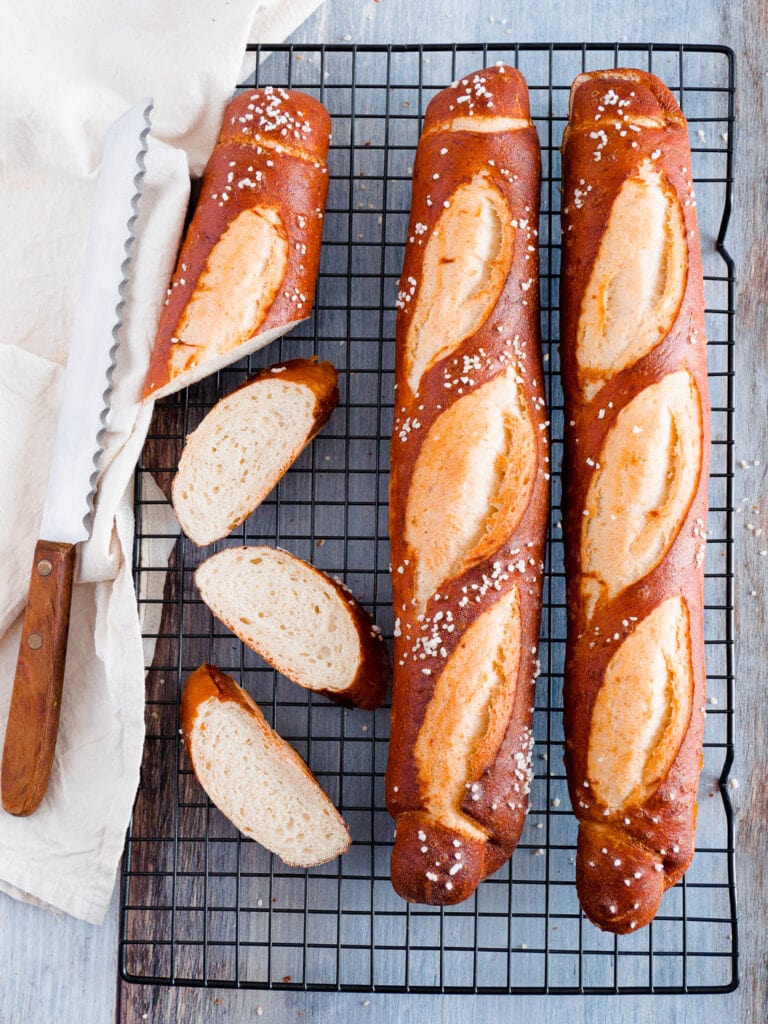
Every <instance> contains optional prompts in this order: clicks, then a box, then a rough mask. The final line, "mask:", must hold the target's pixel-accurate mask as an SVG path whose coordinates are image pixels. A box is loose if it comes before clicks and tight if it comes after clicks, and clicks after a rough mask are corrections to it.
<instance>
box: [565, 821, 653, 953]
mask: <svg viewBox="0 0 768 1024" xmlns="http://www.w3.org/2000/svg"><path fill="white" fill-rule="evenodd" d="M667 887H668V879H667V876H666V874H665V872H664V864H663V862H662V860H661V858H660V857H658V856H656V855H654V854H653V852H652V851H651V850H649V849H647V848H646V847H644V846H641V845H640V844H639V843H637V842H634V841H633V840H632V839H631V838H629V837H628V836H627V835H626V834H625V833H624V832H620V831H619V830H618V829H613V828H611V827H610V826H609V825H601V824H598V823H595V822H589V821H582V822H581V823H580V825H579V841H578V846H577V851H576V891H577V893H578V897H579V902H580V903H581V906H582V908H583V910H584V913H585V914H586V915H587V917H588V918H589V920H590V921H591V922H592V923H593V924H595V925H597V927H598V928H600V929H601V930H602V931H608V932H613V933H615V934H617V935H626V934H629V933H631V932H633V931H636V930H637V929H638V928H643V927H645V925H647V924H649V923H650V922H651V921H652V920H653V919H654V917H655V916H656V912H657V911H658V909H659V903H660V902H661V897H662V896H663V895H664V892H665V891H666V889H667Z"/></svg>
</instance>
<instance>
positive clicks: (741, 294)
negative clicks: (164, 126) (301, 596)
mask: <svg viewBox="0 0 768 1024" xmlns="http://www.w3.org/2000/svg"><path fill="white" fill-rule="evenodd" d="M292 40H294V41H297V42H340V41H342V40H344V41H350V40H351V41H353V42H359V43H366V42H374V43H382V42H454V41H462V42H475V41H477V42H493V41H504V42H510V41H520V42H524V41H558V40H559V41H574V40H579V41H582V40H587V41H592V42H598V41H608V42H615V41H627V40H629V41H634V42H645V41H654V42H692V43H724V44H727V45H729V46H731V47H733V49H734V50H735V51H736V54H737V85H738V93H737V134H736V163H735V174H736V201H735V214H734V217H733V218H732V221H731V227H730V232H729V236H728V239H727V244H728V247H729V249H730V251H731V253H732V254H733V256H734V258H735V260H736V266H737V329H736V337H737V346H736V373H737V378H736V462H737V466H738V465H739V462H740V461H741V460H745V461H749V462H750V463H753V462H754V460H755V459H758V460H760V464H759V465H758V466H755V465H750V468H748V469H741V468H738V469H737V475H736V481H735V503H736V506H737V508H739V507H740V506H741V504H742V499H745V498H746V499H748V500H747V502H746V503H745V504H746V507H747V508H749V509H752V507H753V506H757V507H758V509H759V511H757V512H752V513H751V517H750V520H749V521H750V522H751V523H752V524H753V525H754V526H755V527H761V528H762V529H763V531H764V534H763V538H761V539H756V538H755V536H754V532H752V531H750V530H747V529H746V521H745V517H744V516H742V515H737V516H736V517H735V522H736V526H735V533H736V536H735V563H734V564H735V566H736V639H737V647H736V681H737V686H736V713H737V728H736V735H737V751H736V763H735V766H734V772H733V774H734V776H735V777H736V778H737V779H738V780H739V783H740V785H739V788H738V789H737V790H735V792H734V793H733V799H734V804H735V809H736V818H737V869H738V885H739V905H740V908H741V914H740V937H741V943H740V947H741V954H742V961H741V977H742V982H741V986H740V988H739V989H738V990H737V991H736V992H735V993H732V994H729V995H715V996H675V997H672V996H638V997H629V996H623V997H602V996H599V997H592V998H589V997H581V996H573V997H570V996H568V997H563V996H559V997H555V996H548V997H547V996H528V997H508V996H507V997H496V996H397V995H383V994H381V995H379V994H373V995H371V996H370V997H366V996H363V995H350V994H343V995H335V994H330V993H311V994H307V993H301V992H253V991H250V992H236V991H229V990H219V991H213V990H208V991H206V990H201V989H169V988H158V987H152V986H130V985H118V984H117V981H116V977H117V934H118V920H117V916H118V915H117V899H116V897H115V899H113V902H112V906H111V907H110V910H109V912H108V914H107V918H106V921H105V923H104V924H103V926H102V927H100V928H94V927H91V926H88V925H85V924H83V923H81V922H78V921H75V920H73V919H72V918H68V917H65V916H60V917H56V916H54V915H52V914H50V913H48V912H46V911H42V910H39V909H37V908H35V907H31V906H26V905H21V904H18V903H16V902H14V901H12V900H10V899H8V898H6V897H2V896H0V963H2V965H3V966H2V969H0V1022H1V1024H6V1022H8V1024H10V1022H12V1021H13V1022H16V1021H24V1022H25V1024H48V1022H51V1021H56V1022H58V1024H70V1022H72V1024H74V1022H75V1021H76V1022H78V1024H108V1022H110V1021H112V1020H114V1019H115V1014H117V1019H118V1020H120V1021H121V1022H126V1024H134V1022H140V1021H150V1022H156V1024H161V1022H162V1024H166V1022H169V1024H170V1022H176V1021H179V1022H188V1021H196V1020H206V1021H210V1022H212V1024H219V1022H225V1021H226V1022H241V1021H243V1022H244V1021H253V1020H256V1019H260V1020H263V1021H265V1022H268V1021H274V1022H279V1024H283V1022H287V1021H305V1020H307V1021H317V1022H325V1021H328V1022H330V1021H337V1020H345V1019H346V1020H350V1021H355V1022H357V1021H370V1022H371V1024H374V1022H378V1021H388V1022H391V1024H396V1022H400V1021H403V1022H404V1021H408V1022H409V1024H420V1022H427V1021H429V1022H430V1024H438V1022H440V1021H446V1022H447V1021H451V1022H457V1021H460V1022H462V1024H464V1022H466V1024H470V1022H471V1024H480V1022H492V1021H497V1020H502V1019H507V1018H508V1017H509V1016H510V1015H511V1014H512V1013H513V1012H514V1014H515V1016H516V1017H518V1018H520V1017H523V1018H524V1019H526V1020H529V1021H531V1022H539V1021H541V1022H565V1021H568V1024H579V1022H582V1021H584V1022H587V1021H594V1020H595V1019H596V1017H597V1015H598V1014H600V1015H601V1016H603V1017H604V1018H605V1019H607V1020H608V1021H621V1022H640V1024H642V1022H646V1021H647V1022H651V1021H654V1022H655V1021H665V1022H667V1021H674V1022H680V1024H685V1022H689V1021H690V1022H693V1021H700V1020H701V1019H702V1018H707V1019H709V1020H712V1021H725V1020H728V1021H739V1022H750V1024H751V1022H753V1021H754V1022H762V1021H764V1020H766V1019H767V1017H768V929H766V928H765V926H764V914H765V907H766V901H767V900H768V868H767V867H766V852H767V851H768V844H767V843H766V830H767V829H768V787H766V785H765V778H766V774H767V773H768V702H766V700H765V683H766V660H767V659H766V656H765V651H764V647H765V638H766V577H767V576H768V560H767V559H765V558H763V557H761V556H760V554H759V551H760V550H761V549H764V547H765V542H764V538H765V536H766V535H768V516H767V512H768V501H766V484H765V480H766V476H765V460H766V456H767V455H768V445H767V444H766V441H767V440H768V438H767V436H766V435H767V434H768V416H767V415H766V405H767V404H768V403H767V401H766V399H767V398H768V361H767V360H766V338H767V337H768V300H767V299H766V296H767V295H768V247H767V246H766V242H765V223H766V215H765V210H766V203H767V202H768V188H767V187H766V185H767V183H766V176H767V172H766V168H767V167H768V161H767V160H766V143H765V140H766V138H768V103H767V101H766V85H767V83H768V77H767V76H768V62H767V61H766V51H767V50H768V4H766V2H765V0H736V2H731V0H720V2H715V0H646V2H645V3H642V4H630V3H623V4H617V3H615V2H598V0H578V2H573V0H550V2H548V0H517V2H515V3H509V2H508V0H486V2H485V3H484V4H482V5H479V4H468V3H459V2H454V3H453V4H451V3H436V2H434V0H380V2H378V3H377V2H374V0H326V3H325V4H324V6H323V7H322V8H321V9H320V10H319V11H317V12H316V13H315V15H314V16H313V17H312V18H310V19H309V21H307V22H306V23H305V24H304V25H303V26H302V27H301V28H300V29H299V30H298V31H297V32H296V33H295V34H294V36H293V37H292ZM254 41H257V40H254Z"/></svg>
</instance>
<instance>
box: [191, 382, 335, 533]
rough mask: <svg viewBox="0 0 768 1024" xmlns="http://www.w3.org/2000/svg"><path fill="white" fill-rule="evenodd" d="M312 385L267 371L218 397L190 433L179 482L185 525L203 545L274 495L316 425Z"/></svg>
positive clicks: (240, 520)
mask: <svg viewBox="0 0 768 1024" xmlns="http://www.w3.org/2000/svg"><path fill="white" fill-rule="evenodd" d="M315 406H316V399H315V395H314V394H313V392H312V390H311V388H309V387H306V386H304V385H303V384H298V383H295V382H293V381H287V380H281V379H280V377H279V376H278V375H275V376H274V377H271V378H270V377H261V378H259V379H258V380H256V381H255V382H254V383H253V384H250V385H249V386H247V387H245V388H242V389H240V390H238V391H235V392H233V393H232V394H231V395H229V396H228V397H227V398H225V399H223V400H222V401H221V402H219V403H218V404H217V405H216V406H215V407H214V408H213V409H212V410H211V412H210V413H209V414H208V415H207V416H206V418H205V419H204V420H203V422H202V423H201V424H200V426H199V427H198V428H197V430H195V431H194V433H192V434H191V435H190V436H189V438H188V439H187V443H186V446H185V448H184V451H183V453H182V456H181V460H180V462H179V469H178V474H177V476H176V478H175V479H174V482H173V506H174V509H175V510H176V515H177V516H178V519H179V523H180V524H181V527H182V529H183V530H184V532H185V533H186V535H187V536H188V537H190V538H191V539H192V540H193V541H194V542H195V543H196V544H200V545H202V544H210V543H212V542H213V541H214V540H218V539H220V538H221V537H225V536H226V535H227V534H228V533H229V532H230V531H231V530H232V529H234V527H235V526H237V525H238V524H239V523H241V522H243V520H244V519H245V518H246V517H247V516H249V515H250V513H251V512H252V511H253V510H254V509H255V508H256V506H257V505H259V504H260V503H261V502H262V501H263V500H264V498H265V497H266V496H267V494H269V492H270V491H271V490H272V488H273V487H274V486H275V484H276V482H277V481H278V480H279V479H280V477H281V476H282V475H283V473H284V472H285V471H286V469H287V468H288V466H289V465H290V464H291V463H292V462H293V461H294V459H295V458H296V457H297V455H298V454H299V452H300V451H301V450H302V449H303V448H304V446H305V445H306V443H307V441H308V439H309V437H310V435H311V433H312V431H313V429H314V424H315Z"/></svg>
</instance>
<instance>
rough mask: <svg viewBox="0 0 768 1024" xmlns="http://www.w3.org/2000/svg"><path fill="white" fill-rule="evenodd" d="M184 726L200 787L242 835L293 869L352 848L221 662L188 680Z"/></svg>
mask: <svg viewBox="0 0 768 1024" xmlns="http://www.w3.org/2000/svg"><path fill="white" fill-rule="evenodd" d="M181 730H182V733H183V734H184V741H185V743H186V745H187V751H188V753H189V758H190V760H191V762H192V767H193V768H194V770H195V775H197V778H198V780H199V782H200V785H201V786H202V787H203V789H204V790H205V791H206V793H207V794H208V796H209V797H210V798H211V800H213V802H214V803H215V804H216V806H217V807H218V808H219V810H220V811H221V812H222V814H226V816H227V817H228V818H229V820H230V821H231V822H232V824H233V825H235V827H236V828H238V829H240V831H241V832H242V833H243V834H244V835H246V836H248V837H249V838H251V839H255V840H256V841H257V842H259V843H261V844H262V846H266V848H267V849H268V850H271V851H272V852H273V853H276V854H277V856H278V857H279V858H280V859H281V860H283V861H285V863H286V864H291V865H293V866H295V867H306V868H308V867H312V866H313V865H314V864H325V862H326V861H329V860H333V858H334V857H338V856H339V855H340V854H342V853H345V852H346V851H347V850H348V849H349V845H350V842H351V839H350V835H349V829H348V828H347V826H346V824H345V823H344V820H343V819H342V817H341V815H340V814H339V812H338V811H337V810H336V808H335V807H334V806H333V804H332V803H331V801H330V800H329V799H328V796H327V795H326V794H325V793H324V792H323V790H322V789H321V788H320V785H319V783H318V781H317V779H316V778H315V777H314V775H313V774H312V773H311V772H310V770H309V768H307V766H306V764H305V763H304V762H303V761H302V759H301V758H300V757H299V755H298V754H297V753H296V751H295V750H294V749H293V747H291V746H289V745H288V744H287V743H286V742H285V740H284V739H282V738H281V737H280V736H278V735H277V733H276V732H275V731H274V729H272V728H270V726H269V725H268V724H267V721H266V719H265V718H264V716H263V715H262V713H261V711H260V710H259V708H258V706H257V705H256V704H255V703H254V701H253V700H252V698H251V696H250V695H249V694H248V693H246V692H245V690H243V689H242V688H241V687H240V686H238V685H237V683H236V682H235V681H234V679H231V678H230V677H229V676H228V675H225V673H224V672H221V671H220V670H219V669H218V668H216V667H215V665H201V667H200V668H199V669H197V671H196V672H193V673H192V675H191V676H190V677H189V679H188V680H187V685H186V686H185V688H184V693H183V694H182V697H181Z"/></svg>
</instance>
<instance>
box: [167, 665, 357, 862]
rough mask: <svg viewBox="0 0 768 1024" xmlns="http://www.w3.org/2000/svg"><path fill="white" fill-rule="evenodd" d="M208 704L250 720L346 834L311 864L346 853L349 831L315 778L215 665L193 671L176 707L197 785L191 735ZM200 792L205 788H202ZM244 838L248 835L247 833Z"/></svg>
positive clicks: (251, 700) (240, 689)
mask: <svg viewBox="0 0 768 1024" xmlns="http://www.w3.org/2000/svg"><path fill="white" fill-rule="evenodd" d="M209 700H217V701H222V702H227V701H229V702H231V703H233V704H235V705H236V706H237V707H238V708H240V709H242V710H243V711H245V712H246V713H247V714H248V716H249V718H250V720H251V723H252V726H253V728H254V729H255V730H258V732H260V733H261V734H262V736H263V737H264V740H265V742H266V743H267V745H268V746H269V747H270V748H273V749H274V750H275V754H276V756H279V757H280V758H281V759H282V761H283V764H285V763H290V764H291V765H292V766H293V767H294V768H295V769H296V770H298V772H299V774H300V777H303V778H304V780H305V783H306V786H307V787H308V788H310V789H312V790H314V791H315V793H316V794H317V796H318V797H319V798H320V799H321V800H322V802H323V803H325V805H326V809H327V813H328V814H329V815H330V816H331V818H332V819H334V820H335V821H336V824H337V828H338V832H339V833H340V834H341V836H342V837H343V835H344V833H346V842H345V843H343V844H342V845H340V846H339V847H337V849H335V850H334V851H333V853H332V855H331V857H328V856H326V857H324V858H322V859H319V860H316V861H313V863H323V862H324V861H327V860H329V859H333V857H337V856H339V855H340V854H343V853H346V851H347V850H348V849H349V847H350V844H351V842H352V838H351V836H350V834H349V829H348V828H347V826H346V823H345V822H344V820H343V819H342V817H341V815H340V814H339V812H338V811H337V810H336V808H335V807H334V806H333V804H332V803H331V801H330V799H329V797H328V796H327V794H326V793H325V791H324V790H323V789H322V788H321V786H320V784H319V783H318V781H317V779H316V778H315V776H314V775H313V774H312V772H311V771H310V770H309V768H308V767H307V765H306V764H305V762H304V760H303V758H301V757H300V756H299V754H297V753H296V751H295V750H294V749H293V747H291V746H290V745H289V744H288V743H286V741H285V740H284V739H282V737H281V736H279V735H278V734H277V733H276V732H275V731H274V729H272V728H271V727H270V725H269V724H268V723H267V721H266V719H265V718H264V716H263V714H262V713H261V709H260V708H259V706H258V705H257V704H256V702H255V701H254V700H253V698H252V697H251V695H250V694H249V693H248V692H247V691H246V690H244V689H243V688H242V687H241V686H238V685H237V683H236V682H235V681H234V679H232V678H231V677H230V676H228V675H226V673H224V672H222V671H221V669H219V668H217V667H216V666H215V665H201V666H200V668H198V669H196V670H195V671H194V672H193V673H192V675H191V676H190V677H189V679H188V680H187V683H186V686H185V687H184V691H183V692H182V695H181V704H180V707H179V720H180V725H181V732H182V735H183V736H184V744H185V746H186V748H187V753H188V754H189V759H190V761H191V762H192V767H193V768H194V770H195V774H196V775H198V778H199V779H200V782H201V785H203V782H202V778H200V775H199V774H198V765H197V763H196V758H195V754H194V744H193V732H194V728H195V721H196V718H197V715H198V711H199V710H200V708H201V707H202V706H203V705H204V704H205V703H206V702H207V701H209ZM209 767H210V766H209ZM203 788H206V787H205V786H204V785H203ZM234 824H235V825H237V827H240V825H238V823H237V822H235V823H234ZM243 825H244V827H247V826H245V823H243ZM247 834H250V831H249V832H248V833H247ZM252 838H258V836H253V837H252ZM281 859H283V860H284V861H285V863H286V864H292V865H294V866H298V867H306V866H312V865H309V864H304V863H300V861H299V860H295V859H289V858H287V857H283V858H281Z"/></svg>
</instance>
